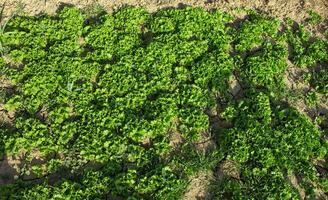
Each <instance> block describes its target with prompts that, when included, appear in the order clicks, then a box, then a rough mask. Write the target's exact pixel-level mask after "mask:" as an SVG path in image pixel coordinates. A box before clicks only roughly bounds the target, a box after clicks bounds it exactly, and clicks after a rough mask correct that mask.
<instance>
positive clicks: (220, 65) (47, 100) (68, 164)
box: [0, 6, 328, 199]
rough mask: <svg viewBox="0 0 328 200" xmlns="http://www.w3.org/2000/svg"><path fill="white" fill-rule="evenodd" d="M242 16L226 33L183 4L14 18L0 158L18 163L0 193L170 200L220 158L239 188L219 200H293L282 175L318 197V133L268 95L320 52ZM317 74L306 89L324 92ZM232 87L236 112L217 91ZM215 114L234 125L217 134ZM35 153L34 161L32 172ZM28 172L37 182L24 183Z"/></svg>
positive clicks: (224, 19) (221, 19)
mask: <svg viewBox="0 0 328 200" xmlns="http://www.w3.org/2000/svg"><path fill="white" fill-rule="evenodd" d="M249 13H250V14H249V17H248V18H246V19H245V20H242V21H241V22H239V25H238V26H237V27H232V26H231V25H232V24H235V23H234V20H235V19H233V17H232V16H231V15H229V14H227V13H223V12H220V11H211V12H209V11H205V10H204V9H201V8H190V7H187V8H184V9H163V10H160V11H158V12H156V13H153V14H150V13H148V12H147V11H146V10H144V9H143V8H135V7H130V6H125V7H123V8H121V9H119V10H117V11H115V12H114V13H113V14H106V13H104V12H100V11H99V13H97V14H98V15H97V16H92V17H89V18H88V17H87V16H88V15H90V13H89V14H88V11H87V13H83V12H81V11H80V10H78V9H76V8H72V7H64V8H63V9H62V10H60V11H59V13H58V15H57V16H55V17H49V16H46V15H41V16H38V17H22V16H17V17H14V18H12V19H11V20H10V21H8V23H7V26H6V29H4V30H3V33H2V34H1V38H0V40H1V41H0V42H1V44H2V45H4V46H5V47H6V48H7V49H6V51H2V52H3V54H4V56H3V57H1V58H0V69H1V72H0V81H1V80H2V78H5V79H6V80H8V81H9V82H10V84H12V86H14V90H13V91H7V90H6V88H2V85H1V83H0V96H1V98H2V99H1V101H0V103H1V105H0V106H1V107H2V106H3V108H4V113H5V114H7V113H14V115H15V117H14V119H13V121H12V122H11V123H9V125H8V127H7V126H3V125H2V124H0V156H1V157H2V156H3V155H9V156H10V155H14V156H17V155H21V154H23V153H24V155H25V156H26V158H25V161H26V163H27V164H26V165H25V166H24V170H21V171H20V174H19V177H18V180H16V181H15V182H14V183H12V184H9V185H6V186H1V188H0V189H1V195H2V196H4V198H9V199H104V198H108V197H121V198H124V199H179V198H180V196H181V194H182V193H183V192H184V190H185V187H186V186H187V184H188V177H189V176H191V175H193V174H194V173H196V172H197V171H199V170H202V169H204V168H206V169H214V168H215V167H216V165H217V163H218V162H220V161H221V160H222V159H231V160H234V161H235V162H236V163H237V165H238V167H239V168H240V170H241V174H242V175H243V179H242V180H234V179H232V178H231V177H225V181H224V182H223V183H222V182H221V183H220V184H218V185H216V186H217V187H216V188H215V190H216V191H217V194H218V197H219V198H221V197H224V196H226V195H228V196H230V197H232V199H252V198H253V199H270V198H271V199H297V198H298V196H297V193H296V190H295V188H293V187H292V185H290V184H289V183H288V181H286V176H288V175H290V174H291V173H293V174H298V175H300V176H301V177H302V180H303V185H304V187H305V186H306V188H307V189H309V191H310V190H313V188H314V187H313V185H311V184H312V183H317V184H319V185H320V187H322V188H326V185H327V183H326V182H325V181H323V180H322V177H318V176H317V174H316V170H315V168H314V166H313V164H312V161H313V160H315V159H319V158H322V157H323V156H325V155H326V147H325V146H324V145H323V144H322V141H321V135H322V133H321V131H320V130H319V129H318V128H317V127H316V126H315V125H314V124H313V123H312V122H311V121H310V120H309V119H308V118H307V117H305V116H303V115H301V114H300V113H298V112H297V111H296V110H295V109H294V108H290V107H287V106H282V105H283V103H282V102H281V101H280V99H279V98H278V97H280V96H283V94H284V90H283V88H284V81H283V79H284V75H285V71H286V69H287V64H286V60H287V59H288V58H289V57H290V58H292V60H293V61H294V62H295V63H297V64H298V65H299V66H301V67H302V66H303V67H305V66H312V65H314V64H316V63H324V62H325V61H326V60H327V59H328V56H327V48H328V46H327V42H326V41H325V40H321V39H315V40H312V39H311V37H310V34H309V33H308V32H306V31H305V29H303V27H302V26H299V28H298V29H297V30H294V29H292V28H291V26H290V25H289V26H288V28H287V30H286V32H284V33H279V31H278V27H279V25H280V22H279V21H277V20H274V19H271V18H269V17H267V16H264V15H260V14H257V13H256V12H251V11H250V12H249ZM286 42H287V43H289V45H291V47H292V50H293V51H292V55H288V53H289V52H288V49H287V46H288V45H287V44H286ZM324 70H325V69H324ZM324 70H321V71H319V72H318V73H315V74H314V75H313V76H311V77H310V79H309V82H310V84H311V85H313V86H314V88H315V89H316V92H321V93H326V92H327V91H326V90H327V87H325V86H326V85H327V83H328V81H327V76H326V75H327V72H326V71H324ZM233 76H234V77H235V78H236V79H238V81H239V82H240V84H241V86H242V90H243V91H242V93H243V95H245V97H244V98H242V99H241V100H239V101H236V100H235V99H233V98H232V96H231V94H230V93H231V91H230V90H229V89H228V88H229V87H230V86H231V85H230V84H231V83H229V80H230V79H231V77H233ZM308 99H309V102H310V103H313V101H314V100H313V95H312V94H311V95H310V94H309V98H308ZM218 100H220V102H221V101H222V102H224V105H217V104H218ZM225 105H227V106H225ZM219 106H220V107H225V108H224V112H222V113H219V115H220V116H216V118H220V120H225V121H229V123H231V126H232V128H222V127H220V128H219V130H218V128H215V126H216V124H215V123H217V122H213V117H212V116H211V117H210V116H209V115H208V114H207V112H206V111H208V110H210V109H213V108H215V107H219ZM1 114H2V111H0V116H1ZM214 118H215V117H214ZM216 118H215V119H216ZM221 118H222V119H221ZM0 120H1V119H0ZM172 134H176V135H178V136H179V137H180V138H181V141H179V142H178V143H179V144H172V143H173V142H172V141H171V140H173V139H172V138H171V137H172ZM204 134H209V135H212V134H213V135H215V134H217V135H215V136H217V137H214V138H217V141H216V142H217V146H218V149H216V150H208V149H200V148H199V147H198V146H197V144H198V142H199V141H201V139H204V138H203V135H204ZM180 143H181V144H180ZM36 151H37V152H38V153H39V154H40V157H41V158H42V159H43V160H44V162H42V163H39V164H32V162H31V160H32V158H33V153H34V152H36ZM29 174H32V175H35V176H36V177H37V178H39V180H40V182H30V183H26V182H24V181H23V180H22V179H23V178H24V176H25V175H29ZM221 199H222V198H221Z"/></svg>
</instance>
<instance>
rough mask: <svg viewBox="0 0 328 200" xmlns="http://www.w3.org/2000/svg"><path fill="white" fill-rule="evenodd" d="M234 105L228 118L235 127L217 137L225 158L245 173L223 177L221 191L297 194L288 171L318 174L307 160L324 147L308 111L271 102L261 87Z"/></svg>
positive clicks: (309, 177)
mask: <svg viewBox="0 0 328 200" xmlns="http://www.w3.org/2000/svg"><path fill="white" fill-rule="evenodd" d="M230 110H231V109H230ZM235 110H236V111H235V114H234V117H233V118H232V119H231V120H232V122H233V123H234V124H235V127H234V128H232V129H230V130H227V131H225V133H224V134H222V136H221V138H219V139H221V141H224V142H222V143H221V144H223V145H222V149H221V150H222V151H225V152H227V154H228V156H227V158H228V159H231V160H233V161H235V162H236V163H238V165H239V166H241V167H240V173H241V174H242V177H243V178H242V180H240V182H236V181H234V180H233V179H232V180H227V182H223V183H221V184H220V185H219V187H221V190H220V191H219V194H220V195H230V196H231V198H232V199H239V198H242V199H244V198H246V197H247V199H298V197H297V196H298V195H297V193H296V191H295V189H293V187H292V185H290V184H289V183H288V182H287V181H286V176H289V175H291V173H296V174H297V175H298V176H300V177H301V178H302V181H304V182H305V183H311V181H314V182H315V181H318V180H319V176H318V175H317V172H316V169H315V168H314V166H313V165H312V163H311V162H312V160H313V159H314V158H323V157H324V156H325V155H326V153H327V148H326V147H325V146H324V144H323V143H321V142H320V134H321V133H320V131H318V130H317V128H316V127H315V125H313V124H312V123H311V121H310V120H309V119H308V118H307V117H306V116H303V115H301V114H299V113H298V112H297V111H296V110H295V109H293V108H288V107H282V106H277V105H275V104H274V102H271V101H270V99H269V97H268V96H267V95H265V94H263V93H259V94H254V95H251V96H250V97H248V98H246V99H244V100H242V101H240V102H239V103H238V104H236V105H235ZM231 184H232V185H231ZM309 187H310V188H312V189H313V188H314V186H313V185H311V184H310V186H309ZM308 195H310V194H308ZM221 197H222V196H221ZM219 199H220V198H219Z"/></svg>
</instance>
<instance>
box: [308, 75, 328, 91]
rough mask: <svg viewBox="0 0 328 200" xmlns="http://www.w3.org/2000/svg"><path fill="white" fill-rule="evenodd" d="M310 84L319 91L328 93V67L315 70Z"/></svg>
mask: <svg viewBox="0 0 328 200" xmlns="http://www.w3.org/2000/svg"><path fill="white" fill-rule="evenodd" d="M310 84H311V85H312V86H313V87H314V88H315V89H316V91H317V92H320V93H322V94H325V95H328V72H327V69H321V70H319V71H315V72H313V74H312V76H311V80H310Z"/></svg>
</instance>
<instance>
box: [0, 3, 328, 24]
mask: <svg viewBox="0 0 328 200" xmlns="http://www.w3.org/2000/svg"><path fill="white" fill-rule="evenodd" d="M62 3H65V4H72V5H75V6H77V7H79V8H90V6H95V5H100V6H102V7H103V8H105V9H106V10H107V11H108V12H112V11H113V10H115V9H117V8H119V7H120V6H122V5H125V4H128V5H134V6H143V7H145V8H146V9H147V10H149V11H150V12H155V11H156V10H158V9H161V8H164V7H178V6H179V5H180V6H181V5H190V6H200V7H204V8H206V9H213V8H214V9H221V10H224V11H229V10H232V9H234V8H237V7H244V8H254V9H257V10H261V11H262V12H265V13H267V14H269V15H271V16H274V17H278V18H279V19H283V18H285V17H290V18H292V19H293V20H295V21H297V22H300V21H302V20H304V19H305V18H306V17H307V11H308V10H314V11H316V12H318V13H319V14H321V15H322V16H323V17H325V18H327V17H328V0H0V5H3V4H5V9H4V13H3V15H4V17H7V18H8V17H9V16H10V15H11V14H12V13H14V12H15V11H17V10H21V11H23V12H24V13H26V14H27V15H37V14H40V13H42V12H44V13H47V14H50V15H53V14H55V13H56V10H57V8H58V7H59V6H60V4H62Z"/></svg>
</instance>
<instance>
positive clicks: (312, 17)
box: [307, 10, 324, 25]
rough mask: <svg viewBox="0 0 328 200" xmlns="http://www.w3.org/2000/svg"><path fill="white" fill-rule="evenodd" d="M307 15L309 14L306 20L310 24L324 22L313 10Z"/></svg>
mask: <svg viewBox="0 0 328 200" xmlns="http://www.w3.org/2000/svg"><path fill="white" fill-rule="evenodd" d="M307 13H308V14H309V18H308V19H307V20H308V22H309V23H310V24H314V25H315V24H319V23H322V22H323V20H324V19H323V17H322V16H321V15H320V14H318V13H317V12H315V11H313V10H309V11H308V12H307Z"/></svg>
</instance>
